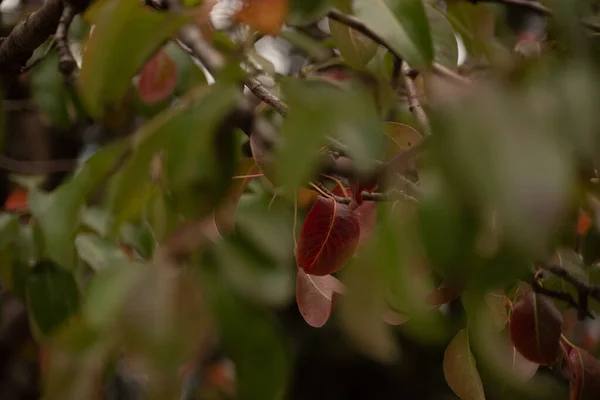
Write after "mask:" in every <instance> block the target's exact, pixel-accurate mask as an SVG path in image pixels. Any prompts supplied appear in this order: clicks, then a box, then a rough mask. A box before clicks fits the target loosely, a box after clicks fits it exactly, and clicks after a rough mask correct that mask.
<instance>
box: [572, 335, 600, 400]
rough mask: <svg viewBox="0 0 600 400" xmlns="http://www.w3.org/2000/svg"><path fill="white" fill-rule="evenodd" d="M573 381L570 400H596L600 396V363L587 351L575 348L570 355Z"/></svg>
mask: <svg viewBox="0 0 600 400" xmlns="http://www.w3.org/2000/svg"><path fill="white" fill-rule="evenodd" d="M569 364H570V367H571V368H572V370H573V371H572V372H573V379H572V380H571V384H570V385H569V400H595V399H597V398H598V396H599V395H600V362H599V361H598V360H596V359H595V358H594V357H593V356H592V355H591V354H589V353H588V352H587V351H585V350H583V349H580V348H577V347H574V348H573V349H571V352H570V353H569Z"/></svg>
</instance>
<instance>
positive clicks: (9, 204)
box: [4, 187, 29, 211]
mask: <svg viewBox="0 0 600 400" xmlns="http://www.w3.org/2000/svg"><path fill="white" fill-rule="evenodd" d="M27 198H28V197H27V190H25V189H23V188H21V187H18V188H16V189H15V190H13V191H12V193H11V194H10V195H9V196H8V198H7V199H6V201H5V202H4V209H5V210H6V211H19V210H23V209H26V208H27V207H28V204H29V203H28V200H27Z"/></svg>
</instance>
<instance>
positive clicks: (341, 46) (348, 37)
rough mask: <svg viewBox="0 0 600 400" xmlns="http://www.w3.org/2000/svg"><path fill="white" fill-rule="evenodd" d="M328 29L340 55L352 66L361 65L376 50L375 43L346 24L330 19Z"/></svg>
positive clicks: (357, 66)
mask: <svg viewBox="0 0 600 400" xmlns="http://www.w3.org/2000/svg"><path fill="white" fill-rule="evenodd" d="M329 30H330V31H331V38H332V39H333V42H334V43H335V45H336V47H337V49H338V50H339V51H340V53H341V55H342V57H344V60H345V61H346V62H347V63H348V64H349V65H350V66H352V67H354V68H361V67H363V66H364V65H365V64H366V63H367V62H369V60H370V59H371V58H372V57H373V56H374V55H375V53H376V52H377V47H378V46H379V45H378V44H377V43H375V42H374V41H372V40H371V39H369V38H368V37H366V36H365V35H363V34H362V33H360V32H358V31H357V30H355V29H352V28H350V27H348V26H347V25H344V24H342V23H340V22H337V21H335V20H332V19H330V20H329Z"/></svg>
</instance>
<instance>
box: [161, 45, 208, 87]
mask: <svg viewBox="0 0 600 400" xmlns="http://www.w3.org/2000/svg"><path fill="white" fill-rule="evenodd" d="M165 51H166V52H167V54H168V55H169V57H171V59H172V60H173V62H174V63H175V65H176V66H177V77H178V78H177V86H176V87H175V94H176V95H183V94H185V93H187V92H188V91H189V90H190V89H192V88H195V87H196V86H203V85H206V84H207V81H206V75H204V72H203V71H202V69H201V68H200V67H199V66H198V65H197V64H196V63H195V62H194V60H193V59H192V57H191V56H190V55H189V54H188V53H186V52H185V50H183V49H182V48H181V47H179V46H178V45H176V44H175V43H173V42H169V43H168V44H167V45H166V46H165Z"/></svg>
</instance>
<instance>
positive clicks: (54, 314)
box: [26, 262, 79, 335]
mask: <svg viewBox="0 0 600 400" xmlns="http://www.w3.org/2000/svg"><path fill="white" fill-rule="evenodd" d="M26 294H27V308H28V310H29V313H30V316H31V319H32V320H33V321H34V323H35V326H36V327H37V329H38V330H39V332H40V333H42V334H44V335H49V334H50V333H52V332H53V331H54V330H55V329H56V328H58V327H59V326H60V325H62V324H63V323H64V322H65V321H66V320H67V318H69V317H70V316H71V315H73V314H74V313H75V312H76V311H77V308H78V306H79V291H78V289H77V284H76V283H75V279H74V278H73V275H72V274H71V273H69V272H67V271H65V270H64V269H61V268H58V267H57V266H55V265H54V264H52V263H49V262H42V263H40V264H38V265H37V266H36V267H35V268H34V269H33V270H32V271H31V272H30V273H29V275H28V277H27V286H26Z"/></svg>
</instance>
